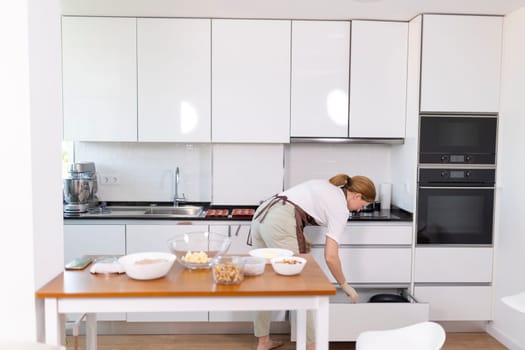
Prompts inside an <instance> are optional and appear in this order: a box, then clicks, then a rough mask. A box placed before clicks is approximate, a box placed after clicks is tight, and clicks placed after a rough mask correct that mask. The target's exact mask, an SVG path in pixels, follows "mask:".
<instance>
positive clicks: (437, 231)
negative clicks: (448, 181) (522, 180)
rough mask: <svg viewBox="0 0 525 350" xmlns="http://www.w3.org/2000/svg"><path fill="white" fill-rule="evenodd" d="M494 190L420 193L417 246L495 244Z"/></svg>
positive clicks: (443, 189)
mask: <svg viewBox="0 0 525 350" xmlns="http://www.w3.org/2000/svg"><path fill="white" fill-rule="evenodd" d="M493 205H494V188H493V187H424V186H420V187H419V191H418V203H417V210H418V214H417V216H418V219H417V244H492V226H493V216H494V206H493Z"/></svg>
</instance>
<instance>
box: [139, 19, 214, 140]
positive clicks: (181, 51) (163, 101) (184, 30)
mask: <svg viewBox="0 0 525 350" xmlns="http://www.w3.org/2000/svg"><path fill="white" fill-rule="evenodd" d="M137 57H138V125H139V133H138V140H139V141H162V142H210V141H211V136H210V134H211V117H210V113H211V101H210V100H211V20H210V19H178V18H139V19H138V22H137Z"/></svg>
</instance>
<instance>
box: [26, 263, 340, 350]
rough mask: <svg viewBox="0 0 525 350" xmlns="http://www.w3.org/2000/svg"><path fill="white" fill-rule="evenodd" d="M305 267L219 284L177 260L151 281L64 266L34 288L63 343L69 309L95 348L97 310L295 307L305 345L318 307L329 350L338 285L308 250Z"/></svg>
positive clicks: (323, 346)
mask: <svg viewBox="0 0 525 350" xmlns="http://www.w3.org/2000/svg"><path fill="white" fill-rule="evenodd" d="M302 256H303V257H304V258H306V259H307V260H308V262H307V264H306V266H305V268H304V270H303V272H302V273H301V274H300V275H296V276H281V275H277V274H276V273H275V272H274V271H273V269H272V267H271V265H266V270H265V272H264V274H262V275H260V276H255V277H245V279H244V281H243V282H242V283H241V284H239V285H229V286H226V285H216V284H214V283H213V281H212V276H211V271H210V270H188V269H185V268H183V267H182V266H181V265H180V264H179V263H177V262H175V264H174V265H173V268H172V269H171V270H170V272H169V273H168V275H167V276H166V277H164V278H160V279H157V280H150V281H138V280H133V279H130V278H129V277H128V276H126V275H114V274H112V275H93V274H91V273H89V268H88V269H85V270H83V271H64V272H63V273H61V274H59V275H58V276H57V277H55V278H54V279H53V280H51V281H50V282H49V283H47V284H46V285H45V286H43V287H42V288H41V289H39V290H38V291H37V292H36V297H37V298H42V299H44V306H45V329H46V330H45V336H46V343H48V344H54V345H61V343H62V339H64V337H63V335H64V320H65V314H67V313H87V314H88V315H87V320H86V343H87V349H88V350H96V349H97V338H96V337H97V329H96V313H102V312H164V311H210V310H211V311H250V310H295V311H296V312H297V321H296V322H297V323H296V327H297V328H296V329H297V343H296V348H297V349H305V348H306V310H314V322H315V323H316V344H317V349H320V350H328V303H329V300H328V298H329V296H330V295H334V294H335V293H336V290H335V288H334V286H333V285H332V284H331V283H330V281H329V280H328V278H327V277H326V276H325V274H324V273H323V271H322V270H321V268H320V267H319V265H318V264H317V263H316V262H315V260H314V259H313V258H312V257H311V256H310V255H308V254H304V255H302Z"/></svg>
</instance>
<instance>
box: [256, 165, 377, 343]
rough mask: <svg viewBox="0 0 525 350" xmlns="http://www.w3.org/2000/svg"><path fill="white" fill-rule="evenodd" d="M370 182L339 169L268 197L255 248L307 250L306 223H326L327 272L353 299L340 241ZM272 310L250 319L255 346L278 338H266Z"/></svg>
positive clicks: (368, 196)
mask: <svg viewBox="0 0 525 350" xmlns="http://www.w3.org/2000/svg"><path fill="white" fill-rule="evenodd" d="M375 197H376V190H375V186H374V183H373V182H372V181H371V180H370V179H369V178H367V177H365V176H354V177H350V176H348V175H345V174H339V175H336V176H334V177H332V178H331V179H330V180H328V181H327V180H310V181H306V182H304V183H301V184H299V185H296V186H294V187H292V188H290V189H288V190H286V191H284V192H282V193H281V194H279V195H275V196H274V197H272V198H270V199H268V200H267V201H265V202H264V203H263V204H261V205H260V206H259V208H257V210H256V212H255V214H254V217H253V220H252V224H251V233H252V240H253V245H254V247H256V248H267V247H269V248H286V249H290V250H292V251H293V252H294V253H295V254H297V253H306V252H307V242H306V239H305V237H304V235H303V228H304V226H305V225H307V224H311V225H319V226H323V227H325V228H326V231H325V235H326V242H325V249H324V258H325V261H326V264H327V266H328V268H329V269H330V272H331V273H332V275H333V276H334V278H335V280H336V281H337V283H339V285H340V286H341V288H342V289H343V291H344V292H345V293H346V295H348V296H349V297H350V298H351V299H352V302H354V303H355V302H356V301H357V297H358V295H357V292H356V291H355V289H354V288H352V287H351V286H350V285H349V284H348V283H347V282H346V281H347V279H346V278H345V276H344V274H343V270H342V268H341V261H340V259H339V241H340V238H341V235H342V234H343V232H344V229H345V226H346V223H347V221H348V215H349V211H354V210H357V211H359V210H360V209H361V208H362V207H364V206H365V205H367V204H369V203H371V202H373V201H374V199H375ZM270 321H271V312H269V311H261V312H257V314H256V317H255V322H254V332H255V336H256V337H257V338H258V344H257V350H269V349H274V348H276V347H279V346H281V345H282V342H277V341H273V340H271V338H270ZM307 327H308V328H307V349H315V338H314V335H315V334H314V329H313V319H312V315H311V314H310V313H309V315H308V320H307Z"/></svg>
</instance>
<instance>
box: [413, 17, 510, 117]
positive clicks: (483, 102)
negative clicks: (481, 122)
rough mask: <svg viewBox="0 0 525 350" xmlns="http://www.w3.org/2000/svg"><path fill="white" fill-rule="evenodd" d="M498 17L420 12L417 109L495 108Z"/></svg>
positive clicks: (499, 37) (498, 70) (498, 67)
mask: <svg viewBox="0 0 525 350" xmlns="http://www.w3.org/2000/svg"><path fill="white" fill-rule="evenodd" d="M502 28H503V17H494V16H457V15H424V16H423V45H422V61H421V65H422V66H421V108H420V109H421V111H423V112H430V111H438V112H498V110H499V90H500V89H499V86H500V74H501V45H502V41H501V40H502Z"/></svg>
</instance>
